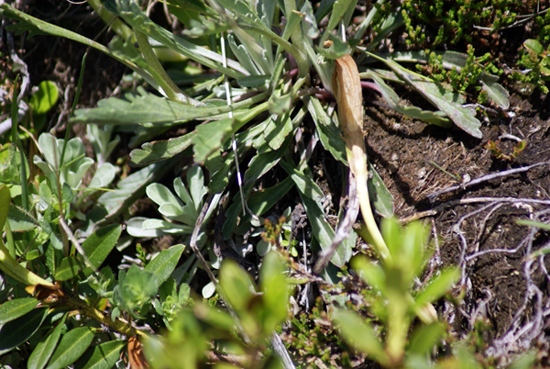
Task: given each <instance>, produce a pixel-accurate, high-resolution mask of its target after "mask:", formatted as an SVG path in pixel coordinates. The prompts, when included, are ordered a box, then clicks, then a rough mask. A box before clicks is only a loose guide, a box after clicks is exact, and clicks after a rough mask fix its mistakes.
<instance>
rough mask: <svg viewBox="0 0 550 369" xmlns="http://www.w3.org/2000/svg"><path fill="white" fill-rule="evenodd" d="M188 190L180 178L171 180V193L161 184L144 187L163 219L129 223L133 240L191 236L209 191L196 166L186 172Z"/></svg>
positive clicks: (139, 218)
mask: <svg viewBox="0 0 550 369" xmlns="http://www.w3.org/2000/svg"><path fill="white" fill-rule="evenodd" d="M187 184H188V188H189V190H187V188H186V186H185V185H184V183H183V181H182V180H181V178H180V177H177V178H175V179H174V182H173V186H174V192H175V193H176V195H174V193H173V192H172V191H170V189H169V188H168V187H166V186H165V185H163V184H160V183H152V184H150V185H148V186H147V188H146V194H147V196H148V197H149V198H150V199H151V200H152V201H154V202H155V203H156V204H157V205H158V211H159V213H160V214H161V215H162V216H163V217H164V219H156V218H145V217H135V218H132V219H130V220H129V221H128V228H127V231H128V233H129V234H130V235H132V236H134V237H156V236H160V235H163V234H191V232H192V231H193V227H194V225H195V223H196V221H197V218H198V216H199V213H200V211H201V208H202V205H203V200H204V196H205V195H206V194H207V192H208V189H207V188H206V186H205V185H204V174H203V171H202V169H201V167H199V166H193V167H191V168H190V169H189V170H188V171H187Z"/></svg>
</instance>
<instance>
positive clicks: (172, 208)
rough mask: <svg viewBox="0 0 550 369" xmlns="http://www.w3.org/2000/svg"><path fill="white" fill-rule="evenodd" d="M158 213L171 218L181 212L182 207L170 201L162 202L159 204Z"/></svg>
mask: <svg viewBox="0 0 550 369" xmlns="http://www.w3.org/2000/svg"><path fill="white" fill-rule="evenodd" d="M159 213H161V214H162V215H164V216H165V217H167V218H170V219H172V218H175V217H177V216H180V215H181V214H182V207H181V206H176V205H174V204H170V203H164V204H162V205H161V206H159Z"/></svg>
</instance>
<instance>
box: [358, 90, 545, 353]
mask: <svg viewBox="0 0 550 369" xmlns="http://www.w3.org/2000/svg"><path fill="white" fill-rule="evenodd" d="M368 98H371V99H374V100H375V101H376V100H377V98H376V97H375V96H370V97H368ZM381 102H383V101H381ZM366 104H367V105H368V102H367V103H366ZM547 106H548V101H547V100H542V99H541V98H540V97H538V96H532V97H531V98H522V97H520V96H518V95H513V96H512V98H511V107H510V109H509V110H508V112H507V113H500V114H499V115H494V114H493V115H488V122H486V123H484V124H483V127H482V131H483V139H482V140H478V139H475V138H472V137H470V136H468V135H466V134H464V133H463V132H461V131H459V130H453V131H449V130H443V129H440V128H438V127H432V126H428V125H426V124H424V123H422V122H417V121H411V120H409V119H405V118H404V117H402V116H399V115H398V114H395V113H394V112H393V111H390V110H386V109H383V108H380V107H378V106H376V105H371V106H368V107H367V115H368V118H367V123H366V131H367V143H368V146H369V155H370V160H371V162H372V163H373V164H375V166H376V168H377V171H378V172H379V174H380V175H381V176H382V178H383V179H384V182H385V184H386V186H387V187H388V189H389V190H390V192H391V193H392V195H393V196H394V199H395V212H396V215H397V216H398V217H400V218H407V219H410V218H416V217H419V218H425V217H426V218H429V222H431V226H432V231H433V235H434V236H436V240H437V242H435V245H436V247H438V250H436V261H437V263H439V266H445V265H449V264H452V265H458V266H460V268H461V270H462V278H461V280H460V283H459V284H458V285H457V287H456V289H457V293H458V292H459V291H460V292H461V293H462V294H464V299H463V300H462V302H461V303H460V304H459V305H458V306H451V304H445V305H442V306H441V307H440V308H441V312H442V313H444V314H445V315H446V316H447V317H448V318H449V321H450V322H452V323H453V324H454V328H455V329H456V331H457V332H458V333H459V334H460V335H466V334H467V333H468V332H469V331H471V330H472V328H473V327H474V324H476V320H478V319H482V320H484V321H485V324H487V328H486V336H485V337H484V338H485V339H486V342H485V344H486V349H487V351H486V354H488V355H489V356H493V355H494V356H497V357H501V358H502V357H505V356H508V355H510V354H513V353H517V352H522V351H524V350H525V348H527V347H532V346H533V345H535V346H539V347H540V345H543V347H546V346H547V335H548V324H549V323H550V321H549V320H548V318H547V311H548V308H549V307H550V299H549V298H548V292H549V291H548V288H549V282H550V275H549V274H548V272H547V269H548V268H549V267H550V265H549V262H548V260H547V259H545V258H543V257H537V258H529V255H531V253H532V252H534V251H536V250H539V249H540V248H542V247H548V242H549V240H550V237H549V233H548V232H545V231H539V230H537V229H536V228H531V227H527V226H522V225H517V224H516V220H517V219H531V220H537V221H545V220H546V221H547V219H548V214H549V213H550V195H549V193H548V192H549V191H550V176H549V168H550V122H549V120H548V111H547V108H546V107H547ZM512 136H514V137H516V138H518V139H521V140H524V141H526V142H527V146H526V148H525V149H524V150H523V151H522V152H521V153H520V154H519V155H518V156H517V157H516V158H513V159H510V160H506V159H496V158H495V156H494V155H492V153H491V151H490V150H488V149H487V148H486V147H485V146H486V144H487V142H488V140H493V141H495V142H497V143H498V147H499V148H501V150H502V152H503V153H504V154H508V155H509V154H510V153H512V150H513V148H514V147H515V146H516V145H517V142H516V141H514V137H512ZM432 163H435V164H437V166H434V165H433V164H432ZM533 164H540V165H538V166H535V167H533V168H532V169H529V170H526V171H523V172H520V173H512V174H510V175H506V176H502V177H497V178H493V179H489V180H485V181H481V182H480V183H479V184H475V185H473V186H469V182H472V181H474V180H475V179H478V178H484V177H486V176H489V175H491V174H497V173H503V172H505V171H507V170H510V169H519V168H525V167H528V166H530V165H533ZM443 170H445V171H446V172H447V173H445V172H444V171H443ZM453 175H454V177H453ZM460 179H462V182H459V180H460ZM474 182H475V181H474ZM457 185H462V186H457ZM451 186H455V187H457V188H456V190H455V191H451V192H448V193H446V194H443V195H441V196H434V195H436V194H437V193H438V191H440V190H442V189H446V188H448V187H451Z"/></svg>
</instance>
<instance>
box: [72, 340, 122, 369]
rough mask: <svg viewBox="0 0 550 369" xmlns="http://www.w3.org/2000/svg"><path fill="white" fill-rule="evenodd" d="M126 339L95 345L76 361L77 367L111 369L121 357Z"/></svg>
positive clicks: (78, 368) (79, 368)
mask: <svg viewBox="0 0 550 369" xmlns="http://www.w3.org/2000/svg"><path fill="white" fill-rule="evenodd" d="M125 345H126V341H109V342H104V343H102V344H100V345H97V346H95V347H93V348H92V349H90V350H88V351H86V353H85V354H84V355H82V357H81V358H80V359H78V361H77V362H76V363H75V365H74V366H75V369H111V368H113V367H114V365H115V363H116V362H117V361H118V360H119V359H120V353H121V351H122V349H123V348H124V346H125Z"/></svg>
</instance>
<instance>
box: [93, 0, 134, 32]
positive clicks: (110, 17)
mask: <svg viewBox="0 0 550 369" xmlns="http://www.w3.org/2000/svg"><path fill="white" fill-rule="evenodd" d="M88 5H90V6H91V7H92V9H94V10H95V12H96V13H97V15H99V16H100V17H101V19H103V21H104V22H105V23H107V24H108V25H109V27H111V29H112V30H113V31H115V33H116V34H117V35H119V36H120V37H121V38H122V39H123V40H125V41H126V40H128V39H129V38H130V37H132V36H133V35H134V33H133V32H132V29H131V28H130V27H128V26H127V25H126V24H124V22H123V21H121V20H120V19H119V18H118V17H117V16H116V15H114V14H113V13H111V12H109V11H108V10H107V9H105V7H104V6H103V4H102V2H101V0H88Z"/></svg>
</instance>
